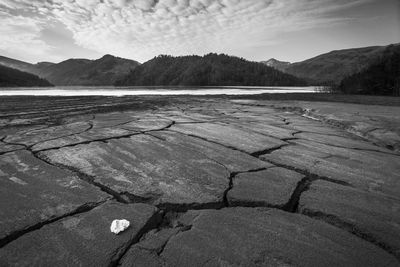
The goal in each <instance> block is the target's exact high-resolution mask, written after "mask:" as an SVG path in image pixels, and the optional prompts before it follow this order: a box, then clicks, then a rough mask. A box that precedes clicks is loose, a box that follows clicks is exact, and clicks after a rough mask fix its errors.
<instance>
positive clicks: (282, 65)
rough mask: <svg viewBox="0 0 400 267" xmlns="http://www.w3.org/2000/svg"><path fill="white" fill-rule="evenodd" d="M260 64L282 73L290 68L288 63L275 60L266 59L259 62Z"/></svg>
mask: <svg viewBox="0 0 400 267" xmlns="http://www.w3.org/2000/svg"><path fill="white" fill-rule="evenodd" d="M261 63H263V64H265V65H267V66H269V67H272V68H275V69H277V70H280V71H283V72H284V71H285V70H286V69H287V68H288V67H289V66H290V62H286V61H279V60H276V59H275V58H271V59H268V60H267V61H261Z"/></svg>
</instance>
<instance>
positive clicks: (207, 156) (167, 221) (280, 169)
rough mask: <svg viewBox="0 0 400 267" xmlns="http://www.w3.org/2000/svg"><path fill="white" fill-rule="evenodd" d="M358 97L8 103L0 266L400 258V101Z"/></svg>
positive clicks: (363, 262) (0, 154) (383, 261)
mask: <svg viewBox="0 0 400 267" xmlns="http://www.w3.org/2000/svg"><path fill="white" fill-rule="evenodd" d="M349 105H350V104H340V103H339V104H338V103H322V104H321V103H320V102H319V103H305V102H290V101H268V100H246V99H241V100H238V99H237V100H232V99H229V98H226V97H219V98H218V97H215V98H202V97H169V98H168V97H164V98H158V97H141V98H133V97H130V98H128V97H124V98H106V97H98V98H96V97H91V98H74V97H72V98H40V97H39V98H33V99H32V98H31V99H29V98H13V97H9V98H3V102H2V107H1V108H0V112H1V113H0V125H1V128H0V129H1V130H0V265H1V266H292V265H294V266H399V265H400V242H399V240H400V154H399V152H398V148H399V146H398V145H399V142H398V139H397V138H398V128H396V127H388V123H389V122H390V121H391V119H390V118H391V117H390V116H391V114H392V113H394V114H400V112H399V111H400V108H399V107H390V110H389V109H386V108H385V109H384V108H380V107H379V106H376V107H375V110H376V111H379V110H380V109H382V110H384V112H383V111H382V112H381V113H379V114H378V115H376V117H373V116H372V115H371V114H367V113H368V112H366V110H367V109H368V107H366V106H362V105H359V106H357V105H350V106H349ZM346 109H347V110H346ZM346 111H347V112H346ZM363 114H366V115H363ZM393 116H397V115H393ZM377 118H379V119H377ZM385 119H386V120H387V122H385ZM396 119H398V117H395V118H394V119H393V120H392V121H393V123H392V124H393V125H396V123H397V121H396ZM382 122H385V123H384V124H383V123H382ZM366 124H368V125H367V126H366ZM355 126H357V127H358V128H357V127H355ZM368 127H369V128H368ZM122 218H124V219H127V220H129V221H130V222H131V225H130V227H129V228H128V229H127V230H126V231H124V232H123V233H120V234H119V235H114V234H113V233H111V232H110V224H111V222H112V220H114V219H122Z"/></svg>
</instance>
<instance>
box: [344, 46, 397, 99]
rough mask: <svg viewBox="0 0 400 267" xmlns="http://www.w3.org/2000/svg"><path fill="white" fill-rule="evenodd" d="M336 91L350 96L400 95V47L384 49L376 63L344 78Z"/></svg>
mask: <svg viewBox="0 0 400 267" xmlns="http://www.w3.org/2000/svg"><path fill="white" fill-rule="evenodd" d="M338 89H339V90H340V91H341V92H344V93H350V94H354V93H356V94H372V95H396V96H399V95H400V45H399V44H398V45H390V46H388V47H386V48H385V50H384V52H383V53H382V55H381V56H380V57H379V58H378V59H377V60H376V62H374V63H372V64H371V65H369V66H368V67H367V68H365V69H364V70H362V71H360V72H357V73H355V74H353V75H350V76H348V77H346V78H344V79H343V80H342V81H341V83H340V85H339V87H338Z"/></svg>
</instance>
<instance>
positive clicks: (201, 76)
mask: <svg viewBox="0 0 400 267" xmlns="http://www.w3.org/2000/svg"><path fill="white" fill-rule="evenodd" d="M116 85H198V86H207V85H219V86H228V85H247V86H255V85H265V86H290V85H293V86H302V85H306V82H305V81H303V80H301V79H299V78H296V77H294V76H292V75H290V74H285V73H282V72H280V71H278V70H276V69H274V68H271V67H268V66H266V65H264V64H262V63H256V62H250V61H247V60H244V59H242V58H238V57H232V56H228V55H224V54H208V55H205V56H203V57H201V56H181V57H172V56H166V55H162V56H158V57H155V58H153V59H152V60H149V61H147V62H145V63H143V64H142V65H140V66H138V67H136V68H135V69H134V70H133V71H132V72H131V73H130V74H129V75H127V76H126V77H125V78H123V79H121V80H120V81H118V82H117V83H116Z"/></svg>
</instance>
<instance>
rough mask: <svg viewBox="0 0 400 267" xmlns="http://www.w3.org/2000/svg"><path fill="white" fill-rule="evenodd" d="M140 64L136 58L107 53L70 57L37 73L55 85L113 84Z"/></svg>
mask: <svg viewBox="0 0 400 267" xmlns="http://www.w3.org/2000/svg"><path fill="white" fill-rule="evenodd" d="M39 64H41V63H39ZM39 64H37V65H39ZM138 65H139V63H138V62H136V61H134V60H129V59H124V58H119V57H114V56H111V55H105V56H103V57H102V58H99V59H96V60H89V59H68V60H65V61H62V62H60V63H58V64H53V65H49V66H47V67H43V68H40V69H39V68H37V70H36V73H37V74H38V75H39V76H41V77H45V78H47V79H48V80H49V81H50V82H52V83H54V84H55V85H113V84H114V83H115V82H116V81H117V80H119V79H121V78H122V77H124V76H125V75H127V74H128V73H129V72H130V71H131V70H133V69H134V68H136V67H137V66H138Z"/></svg>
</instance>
